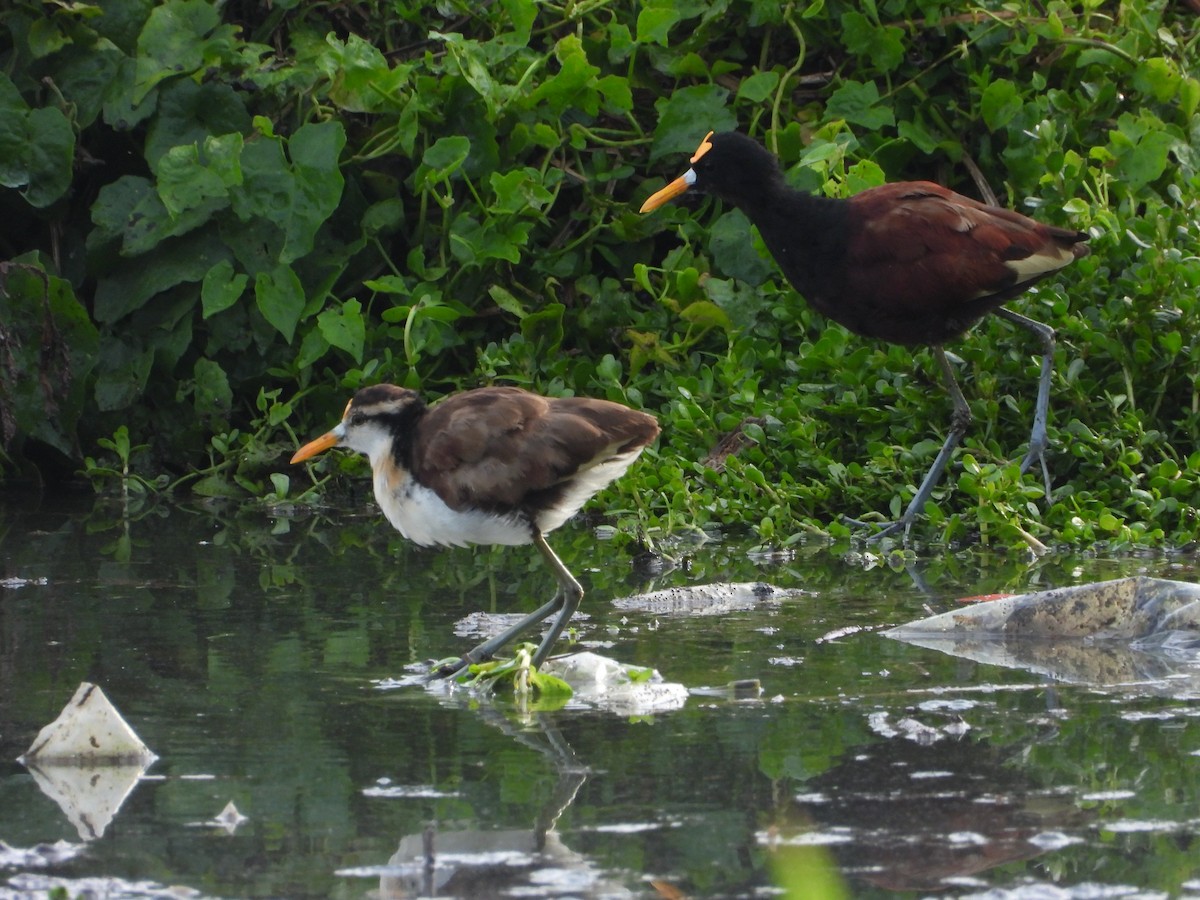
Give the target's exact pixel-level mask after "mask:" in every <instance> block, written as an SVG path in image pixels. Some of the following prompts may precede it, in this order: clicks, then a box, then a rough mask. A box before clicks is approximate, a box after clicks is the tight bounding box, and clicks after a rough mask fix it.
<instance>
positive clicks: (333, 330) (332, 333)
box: [317, 298, 367, 363]
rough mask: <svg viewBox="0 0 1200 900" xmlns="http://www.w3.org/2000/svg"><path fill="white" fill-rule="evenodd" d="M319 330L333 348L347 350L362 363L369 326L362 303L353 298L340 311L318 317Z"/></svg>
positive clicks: (321, 314) (336, 310) (326, 312)
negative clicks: (364, 318) (364, 317)
mask: <svg viewBox="0 0 1200 900" xmlns="http://www.w3.org/2000/svg"><path fill="white" fill-rule="evenodd" d="M317 328H318V329H320V332H321V336H322V337H324V338H325V340H326V341H328V342H329V344H330V345H331V346H333V347H338V348H340V349H342V350H345V351H346V352H347V353H349V354H350V356H352V357H353V358H354V361H355V362H357V363H361V362H362V354H363V344H364V342H365V341H366V337H367V326H366V322H365V321H364V320H363V315H362V304H361V303H359V302H358V301H357V300H355V299H353V298H351V299H350V300H347V301H346V302H345V303H343V304H342V306H341V308H340V309H327V310H325V311H324V312H322V313H320V314H319V315H318V316H317Z"/></svg>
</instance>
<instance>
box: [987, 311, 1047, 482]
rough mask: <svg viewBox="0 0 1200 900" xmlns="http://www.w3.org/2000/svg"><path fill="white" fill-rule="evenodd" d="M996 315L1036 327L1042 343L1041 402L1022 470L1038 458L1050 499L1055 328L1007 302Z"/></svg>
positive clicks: (1035, 412)
mask: <svg viewBox="0 0 1200 900" xmlns="http://www.w3.org/2000/svg"><path fill="white" fill-rule="evenodd" d="M996 315H998V316H1000V318H1002V319H1007V320H1008V321H1010V322H1012V323H1013V324H1014V325H1019V326H1021V327H1022V328H1025V329H1028V330H1029V331H1032V332H1033V333H1034V334H1035V335H1036V336H1037V339H1038V340H1039V341H1040V342H1041V344H1042V372H1041V375H1040V376H1039V377H1038V392H1037V403H1036V404H1035V405H1034V408H1033V430H1032V431H1031V432H1030V434H1029V452H1028V453H1026V454H1025V459H1024V460H1022V461H1021V474H1022V475H1024V474H1025V473H1026V472H1028V471H1029V470H1030V469H1031V468H1033V464H1034V462H1035V461H1036V462H1038V463H1039V464H1040V465H1041V467H1042V482H1043V483H1044V484H1045V487H1046V499H1047V500H1049V499H1050V468H1049V466H1047V465H1046V448H1047V447H1049V446H1050V440H1049V438H1047V437H1046V417H1047V414H1048V413H1049V411H1050V377H1051V375H1053V374H1054V329H1053V328H1051V327H1050V326H1049V325H1045V324H1043V323H1041V322H1039V321H1037V320H1036V319H1030V318H1028V317H1027V316H1023V315H1021V314H1020V313H1015V312H1013V311H1012V310H1011V309H1005V308H1004V307H1003V306H1002V307H1000V308H999V309H997V310H996Z"/></svg>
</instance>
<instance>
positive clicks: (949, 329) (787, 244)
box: [641, 132, 1088, 538]
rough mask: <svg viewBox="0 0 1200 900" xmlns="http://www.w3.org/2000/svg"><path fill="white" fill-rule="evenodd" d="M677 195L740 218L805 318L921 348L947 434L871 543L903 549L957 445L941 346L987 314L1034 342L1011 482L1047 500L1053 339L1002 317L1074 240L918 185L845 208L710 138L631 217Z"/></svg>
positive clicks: (879, 192)
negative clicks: (1023, 446)
mask: <svg viewBox="0 0 1200 900" xmlns="http://www.w3.org/2000/svg"><path fill="white" fill-rule="evenodd" d="M689 190H692V191H700V192H702V193H706V194H712V195H713V196H715V197H718V198H720V199H721V200H723V201H725V202H726V203H730V204H732V205H733V206H736V207H737V208H738V209H740V210H741V211H742V212H743V213H745V214H746V216H747V218H749V219H750V221H751V222H753V223H754V224H755V225H756V226H757V227H758V231H759V233H760V234H761V235H762V238H763V241H764V242H765V243H766V245H767V248H768V249H769V250H770V251H771V255H772V256H773V257H774V258H775V262H776V263H778V265H779V267H780V269H782V270H783V273H784V275H786V276H787V278H788V280H789V281H790V282H791V283H792V286H793V287H795V288H796V290H797V291H798V292H799V293H800V294H801V295H802V296H803V297H804V298H805V299H806V300H807V301H808V302H809V303H810V304H811V305H812V306H813V307H814V308H815V309H816V310H817V311H818V312H820V313H822V314H823V315H825V316H826V317H828V318H830V319H832V320H833V321H835V322H838V323H840V324H841V325H844V326H845V327H846V328H848V329H850V330H851V331H853V332H854V333H855V334H859V335H862V336H864V337H870V338H880V339H882V340H885V341H891V342H893V343H897V344H907V345H928V346H930V347H931V348H932V349H933V354H934V357H935V358H936V359H937V361H938V365H939V366H940V367H941V370H942V377H943V378H944V380H945V383H946V388H947V390H948V391H949V392H950V398H951V400H952V401H953V403H954V412H953V415H952V417H951V425H950V432H949V434H947V436H946V441H945V443H944V444H943V445H942V449H941V451H940V452H939V453H938V455H937V458H936V459H935V460H934V462H933V466H932V467H931V468H930V469H929V472H928V474H927V475H926V476H925V479H924V480H923V481H922V482H921V486H920V487H919V488H918V489H917V493H916V495H915V496H914V497H913V499H912V501H911V502H910V503H909V504H908V507H907V508H906V509H905V510H904V514H903V515H902V516H901V517H900V519H899V520H898V521H896V522H893V523H892V524H890V525H887V526H886V527H884V528H883V529H882V530H881V531H879V532H877V533H876V534H875V535H874V537H876V538H879V537H883V536H884V535H887V534H892V533H894V532H896V531H899V530H901V529H903V531H904V535H905V538H907V536H908V532H909V529H910V528H911V527H912V523H913V520H914V519H915V518H916V516H917V515H918V514H919V513H920V512H921V511H922V510H923V509H924V508H925V503H926V502H927V501H928V500H929V497H930V495H931V494H932V492H933V489H934V487H936V485H937V482H938V479H939V478H941V475H942V471H943V470H944V469H945V467H946V463H947V462H948V461H949V459H950V454H951V453H952V452H953V450H954V448H955V447H956V446H957V445H958V442H959V441H960V440H961V439H962V436H963V434H964V433H965V432H966V430H967V427H968V425H969V424H970V422H971V411H970V408H969V407H968V406H967V402H966V400H965V399H963V395H962V391H961V390H960V389H959V387H958V382H957V381H956V380H955V378H954V372H953V370H952V368H951V366H950V361H949V360H948V359H946V353H945V351H944V350H943V349H942V345H943V344H944V343H945V342H946V341H949V340H951V339H953V338H957V337H960V336H961V335H962V334H963V333H964V332H966V331H967V330H968V329H970V328H971V327H972V326H973V325H975V324H976V323H977V322H978V321H979V320H980V319H982V318H983V317H984V316H985V315H987V314H988V313H991V312H994V313H996V314H997V315H999V316H1001V317H1003V318H1005V319H1007V320H1008V321H1010V322H1012V323H1014V324H1015V325H1019V326H1020V327H1022V328H1026V329H1028V330H1030V331H1032V332H1033V333H1034V335H1036V336H1037V338H1038V340H1039V341H1040V342H1041V346H1042V370H1041V377H1040V379H1039V381H1038V394H1037V402H1036V405H1035V407H1034V419H1033V430H1032V432H1031V434H1030V438H1029V452H1028V453H1027V454H1026V455H1025V458H1024V460H1023V461H1022V462H1021V472H1022V474H1023V473H1025V472H1027V471H1029V469H1030V468H1031V467H1032V466H1033V464H1034V462H1037V463H1039V464H1040V465H1041V468H1042V476H1043V479H1044V481H1045V486H1046V494H1047V496H1049V493H1050V472H1049V469H1048V468H1047V466H1046V459H1045V451H1046V446H1047V438H1046V412H1047V408H1048V405H1049V398H1050V377H1051V374H1052V371H1053V365H1054V330H1053V329H1052V328H1050V327H1049V326H1048V325H1044V324H1042V323H1041V322H1036V321H1034V320H1033V319H1029V318H1026V317H1025V316H1022V315H1019V314H1018V313H1015V312H1013V311H1012V310H1009V309H1005V308H1003V306H1002V305H1001V304H1003V303H1006V302H1007V301H1009V300H1011V299H1012V298H1014V297H1016V296H1017V295H1018V294H1020V293H1022V292H1023V291H1025V290H1026V289H1027V288H1029V287H1030V286H1031V285H1033V284H1035V283H1036V282H1038V281H1040V280H1041V279H1043V278H1045V277H1046V276H1048V275H1050V274H1052V273H1053V272H1056V271H1058V270H1059V269H1061V268H1063V267H1064V266H1066V265H1068V264H1069V263H1071V262H1072V261H1073V260H1075V259H1078V258H1079V257H1082V256H1086V255H1087V252H1088V249H1087V247H1086V246H1084V244H1083V241H1086V240H1087V238H1088V236H1087V235H1086V234H1084V233H1082V232H1078V231H1071V230H1069V229H1065V228H1056V227H1054V226H1052V225H1044V224H1042V223H1040V222H1035V221H1033V220H1032V219H1029V218H1027V217H1025V216H1023V215H1021V214H1020V213H1017V212H1013V211H1012V210H1009V209H1003V208H1000V207H996V206H988V205H986V204H983V203H979V202H978V201H976V200H972V199H970V198H969V197H964V196H962V195H961V194H956V193H954V192H953V191H951V190H948V189H946V188H944V187H941V186H940V185H937V184H932V183H930V182H927V181H911V182H899V183H895V184H885V185H882V186H880V187H876V188H870V189H869V190H865V191H863V192H862V193H860V194H856V195H855V196H853V197H850V198H849V199H846V200H841V199H832V198H826V197H817V196H814V195H812V194H808V193H805V192H804V191H799V190H795V189H794V188H792V187H790V186H789V185H788V184H787V183H786V182H785V181H784V177H783V172H782V170H781V169H780V166H779V162H778V160H777V159H776V158H775V157H774V156H773V155H772V154H771V153H770V152H768V151H767V150H766V149H765V148H764V147H762V146H761V145H760V144H759V143H757V142H756V141H754V140H752V139H751V138H749V137H746V136H745V135H743V134H739V133H737V132H725V133H723V134H713V133H712V132H709V134H708V136H707V137H705V139H704V140H703V141H702V142H701V144H700V147H699V149H697V150H696V153H695V154H694V155H693V156H692V159H691V168H689V169H688V170H687V171H686V172H685V173H684V174H683V175H681V176H680V177H679V178H676V179H675V180H674V181H672V182H671V183H669V184H668V185H667V186H666V187H664V188H663V189H662V190H660V191H658V192H657V193H655V194H653V195H652V196H651V197H650V198H649V199H648V200H646V202H645V203H644V204H643V205H642V210H641V211H642V212H649V211H651V210H654V209H657V208H658V207H660V206H662V205H663V204H664V203H666V202H667V201H669V200H671V199H672V198H674V197H677V196H679V195H680V194H682V193H684V192H685V191H689Z"/></svg>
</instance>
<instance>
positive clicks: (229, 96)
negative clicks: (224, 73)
mask: <svg viewBox="0 0 1200 900" xmlns="http://www.w3.org/2000/svg"><path fill="white" fill-rule="evenodd" d="M250 126H251V117H250V114H249V113H248V112H247V111H246V106H245V103H244V102H243V100H242V96H241V95H240V94H238V93H237V92H236V91H235V90H233V88H231V87H230V86H229V85H226V84H221V83H219V82H206V83H204V84H196V83H195V82H194V81H191V80H187V79H184V80H182V81H176V82H173V83H171V84H169V85H164V86H163V88H162V89H161V90H160V91H159V98H158V111H157V115H155V116H154V118H153V119H151V121H150V125H149V128H148V129H147V133H146V161H147V162H148V163H149V164H150V167H151V168H152V169H154V170H157V168H158V164H159V160H160V159H161V158H162V157H163V156H164V155H165V154H166V153H167V151H168V150H170V149H171V148H172V147H179V146H190V145H192V144H203V143H204V142H205V140H206V139H208V138H210V137H214V136H216V135H229V134H242V135H244V134H248V133H249V132H250Z"/></svg>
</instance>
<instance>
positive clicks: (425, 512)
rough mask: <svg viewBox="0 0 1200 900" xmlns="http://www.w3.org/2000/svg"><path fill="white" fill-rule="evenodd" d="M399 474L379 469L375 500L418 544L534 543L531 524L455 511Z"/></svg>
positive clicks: (397, 527)
mask: <svg viewBox="0 0 1200 900" xmlns="http://www.w3.org/2000/svg"><path fill="white" fill-rule="evenodd" d="M389 474H390V476H391V477H389ZM397 475H398V473H397V472H396V470H394V469H393V470H392V472H391V473H388V472H386V471H383V470H380V469H376V470H375V476H374V488H375V500H376V501H377V502H378V503H379V506H380V508H381V509H382V510H383V514H384V515H385V516H387V520H388V521H389V522H391V523H392V526H393V527H395V529H396V530H397V531H399V532H400V533H401V534H402V535H404V536H405V537H406V538H408V539H409V540H410V541H412V542H413V543H415V544H420V545H421V546H423V547H428V546H430V545H433V544H442V545H445V546H452V547H465V546H466V545H468V544H508V545H515V544H529V543H532V541H533V533H532V531H531V529H530V526H529V524H528V523H527V522H524V521H522V520H521V519H520V518H519V517H517V516H512V515H508V516H497V515H492V514H491V513H486V512H483V511H481V510H474V509H472V510H463V511H459V510H454V509H451V508H450V507H449V506H447V505H446V504H445V503H443V502H442V498H441V497H439V496H438V495H437V494H436V493H434V492H433V491H431V490H430V489H429V488H427V487H425V486H424V485H422V484H418V483H417V482H416V481H415V480H414V479H413V477H412V476H411V475H409V474H407V473H404V474H403V475H400V476H399V477H397Z"/></svg>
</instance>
